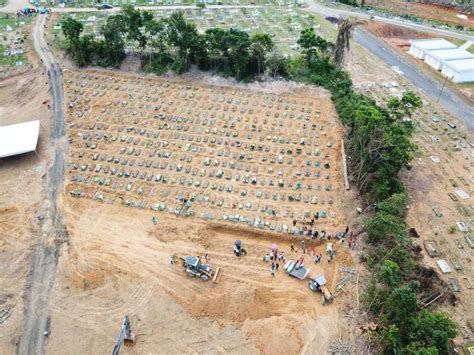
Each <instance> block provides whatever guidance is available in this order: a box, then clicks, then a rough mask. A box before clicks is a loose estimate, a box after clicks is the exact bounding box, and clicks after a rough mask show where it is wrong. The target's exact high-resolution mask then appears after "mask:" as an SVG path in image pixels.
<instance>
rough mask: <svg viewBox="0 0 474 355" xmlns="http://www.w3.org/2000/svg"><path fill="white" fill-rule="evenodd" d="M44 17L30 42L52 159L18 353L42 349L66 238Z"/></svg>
mask: <svg viewBox="0 0 474 355" xmlns="http://www.w3.org/2000/svg"><path fill="white" fill-rule="evenodd" d="M45 20H46V17H45V16H44V15H38V17H37V19H36V23H35V26H34V28H33V43H34V46H35V50H36V52H37V53H38V54H39V56H40V58H41V59H42V61H43V64H44V65H45V67H46V69H47V70H48V77H49V84H50V91H51V96H52V106H53V124H52V131H51V139H50V142H51V144H52V150H53V156H52V158H53V161H52V165H51V168H50V170H49V172H48V175H47V178H48V181H47V188H46V193H47V196H46V199H45V203H44V206H43V208H44V212H45V217H46V219H45V221H44V223H43V225H42V228H41V231H40V236H39V238H38V243H37V245H35V247H34V249H33V250H32V255H31V273H30V276H29V279H28V283H27V289H26V290H25V298H26V302H25V316H24V322H23V329H22V333H21V338H20V342H19V345H18V349H17V353H18V354H19V355H30V354H35V355H36V354H43V353H44V344H45V339H47V338H46V337H45V335H44V332H45V331H49V327H50V315H49V298H50V295H51V290H52V287H53V284H54V278H55V274H56V267H57V264H58V259H59V249H60V247H61V245H62V244H63V243H64V242H67V231H66V229H65V227H64V225H63V223H62V218H61V214H60V211H59V208H58V206H57V198H58V195H59V194H60V193H61V191H62V182H63V179H64V172H65V166H66V161H65V157H66V156H67V149H68V143H67V140H66V138H65V125H64V124H65V123H64V91H63V82H62V74H61V69H60V68H59V66H58V64H57V63H56V62H55V61H54V57H53V54H52V52H51V50H50V49H49V47H48V46H47V44H46V41H45V39H44V36H43V29H44V24H45Z"/></svg>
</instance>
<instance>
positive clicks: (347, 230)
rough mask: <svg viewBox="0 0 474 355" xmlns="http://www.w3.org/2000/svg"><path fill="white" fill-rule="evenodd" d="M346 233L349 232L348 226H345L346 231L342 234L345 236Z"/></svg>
mask: <svg viewBox="0 0 474 355" xmlns="http://www.w3.org/2000/svg"><path fill="white" fill-rule="evenodd" d="M347 233H349V226H347V227H346V231H345V232H344V235H345V236H346V235H347Z"/></svg>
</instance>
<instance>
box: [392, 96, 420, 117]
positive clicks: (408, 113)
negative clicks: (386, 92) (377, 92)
mask: <svg viewBox="0 0 474 355" xmlns="http://www.w3.org/2000/svg"><path fill="white" fill-rule="evenodd" d="M421 106H422V101H421V99H420V98H419V97H418V96H417V95H416V94H415V93H414V92H412V91H407V92H406V93H404V94H403V96H402V98H401V99H399V98H397V97H391V98H390V100H389V101H388V104H387V108H388V109H389V112H390V115H391V117H392V118H393V119H394V120H403V119H409V120H411V118H412V116H413V113H414V112H415V110H416V109H418V108H420V107H421Z"/></svg>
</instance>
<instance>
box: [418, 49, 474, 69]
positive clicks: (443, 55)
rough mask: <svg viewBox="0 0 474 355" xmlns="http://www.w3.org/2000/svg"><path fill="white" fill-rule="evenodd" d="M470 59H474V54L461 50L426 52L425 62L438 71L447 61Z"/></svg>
mask: <svg viewBox="0 0 474 355" xmlns="http://www.w3.org/2000/svg"><path fill="white" fill-rule="evenodd" d="M468 58H474V54H471V53H469V52H468V51H465V50H463V49H460V48H455V49H440V50H434V51H428V52H426V57H425V62H426V63H427V64H428V65H430V66H432V67H433V68H435V69H436V70H441V69H442V68H443V65H444V63H445V62H447V61H451V60H460V59H468Z"/></svg>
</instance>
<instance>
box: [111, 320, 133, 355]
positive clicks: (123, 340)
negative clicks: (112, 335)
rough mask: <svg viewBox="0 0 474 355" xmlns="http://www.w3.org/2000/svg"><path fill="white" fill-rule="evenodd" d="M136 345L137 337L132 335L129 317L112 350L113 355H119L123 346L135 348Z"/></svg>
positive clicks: (124, 321) (124, 322)
mask: <svg viewBox="0 0 474 355" xmlns="http://www.w3.org/2000/svg"><path fill="white" fill-rule="evenodd" d="M134 343H135V335H134V334H133V333H132V328H130V321H129V320H128V316H125V318H124V320H123V324H122V328H121V329H120V333H119V336H118V338H117V342H116V343H115V346H114V350H112V355H119V353H120V348H121V347H122V344H123V345H125V346H133V345H134Z"/></svg>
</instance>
